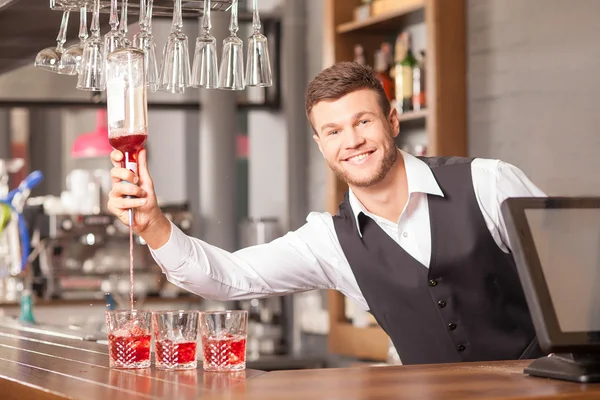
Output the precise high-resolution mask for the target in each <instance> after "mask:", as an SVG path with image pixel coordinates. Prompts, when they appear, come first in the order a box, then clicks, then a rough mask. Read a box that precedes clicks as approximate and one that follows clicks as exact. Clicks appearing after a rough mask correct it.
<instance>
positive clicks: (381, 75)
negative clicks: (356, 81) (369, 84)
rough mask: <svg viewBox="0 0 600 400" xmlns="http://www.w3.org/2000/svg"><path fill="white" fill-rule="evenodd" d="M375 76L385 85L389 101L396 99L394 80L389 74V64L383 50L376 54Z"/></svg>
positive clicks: (384, 88)
mask: <svg viewBox="0 0 600 400" xmlns="http://www.w3.org/2000/svg"><path fill="white" fill-rule="evenodd" d="M374 69H375V76H376V77H377V79H379V81H380V82H381V84H382V85H383V90H384V91H385V95H386V96H387V98H388V101H390V102H391V101H392V100H394V98H395V93H394V80H393V79H392V77H391V76H390V74H389V68H388V63H387V62H386V60H385V53H384V52H383V51H382V50H377V51H376V52H375V68H374Z"/></svg>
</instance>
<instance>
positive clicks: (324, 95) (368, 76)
mask: <svg viewBox="0 0 600 400" xmlns="http://www.w3.org/2000/svg"><path fill="white" fill-rule="evenodd" d="M361 89H371V90H373V91H375V93H376V94H377V98H378V101H379V105H380V106H381V110H382V111H383V115H385V116H386V117H387V115H388V114H389V113H390V102H389V101H388V98H387V96H386V94H385V91H384V90H383V86H382V85H381V82H380V81H379V79H377V78H376V77H375V75H374V74H373V71H372V70H371V68H369V67H367V66H363V65H360V64H358V63H356V62H352V61H343V62H339V63H337V64H334V65H332V66H331V67H329V68H327V69H325V70H323V71H321V72H320V73H319V74H318V75H317V76H316V77H315V78H314V79H313V80H312V82H310V84H309V85H308V89H306V99H305V107H306V116H307V118H308V120H309V121H310V113H311V111H312V108H313V107H314V106H315V104H317V103H318V102H320V101H323V100H337V99H339V98H342V97H343V96H345V95H347V94H349V93H352V92H354V91H357V90H361ZM311 125H312V123H311Z"/></svg>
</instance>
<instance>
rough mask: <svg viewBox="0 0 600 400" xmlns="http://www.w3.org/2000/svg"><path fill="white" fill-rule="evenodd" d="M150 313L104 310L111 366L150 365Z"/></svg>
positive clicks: (143, 366) (131, 366)
mask: <svg viewBox="0 0 600 400" xmlns="http://www.w3.org/2000/svg"><path fill="white" fill-rule="evenodd" d="M151 315H152V314H151V313H150V312H148V311H107V312H106V330H107V334H108V354H109V359H110V367H111V368H148V367H149V366H150V341H151V339H152V335H151V333H150V318H151Z"/></svg>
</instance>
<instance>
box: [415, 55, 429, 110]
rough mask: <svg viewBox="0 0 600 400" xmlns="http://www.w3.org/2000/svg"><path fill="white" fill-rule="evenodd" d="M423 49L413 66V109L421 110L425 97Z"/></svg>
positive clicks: (423, 106) (424, 104)
mask: <svg viewBox="0 0 600 400" xmlns="http://www.w3.org/2000/svg"><path fill="white" fill-rule="evenodd" d="M425 77H426V73H425V50H422V51H421V53H420V57H419V60H418V63H417V65H416V66H415V67H414V68H413V109H414V110H415V111H418V110H423V109H424V108H425V107H426V106H427V103H426V97H425Z"/></svg>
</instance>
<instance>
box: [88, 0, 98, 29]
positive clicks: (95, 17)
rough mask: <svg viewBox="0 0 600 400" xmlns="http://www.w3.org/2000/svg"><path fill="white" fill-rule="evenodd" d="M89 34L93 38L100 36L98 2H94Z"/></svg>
mask: <svg viewBox="0 0 600 400" xmlns="http://www.w3.org/2000/svg"><path fill="white" fill-rule="evenodd" d="M90 32H92V35H93V36H95V37H98V36H100V0H94V13H93V14H92V26H91V27H90Z"/></svg>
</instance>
